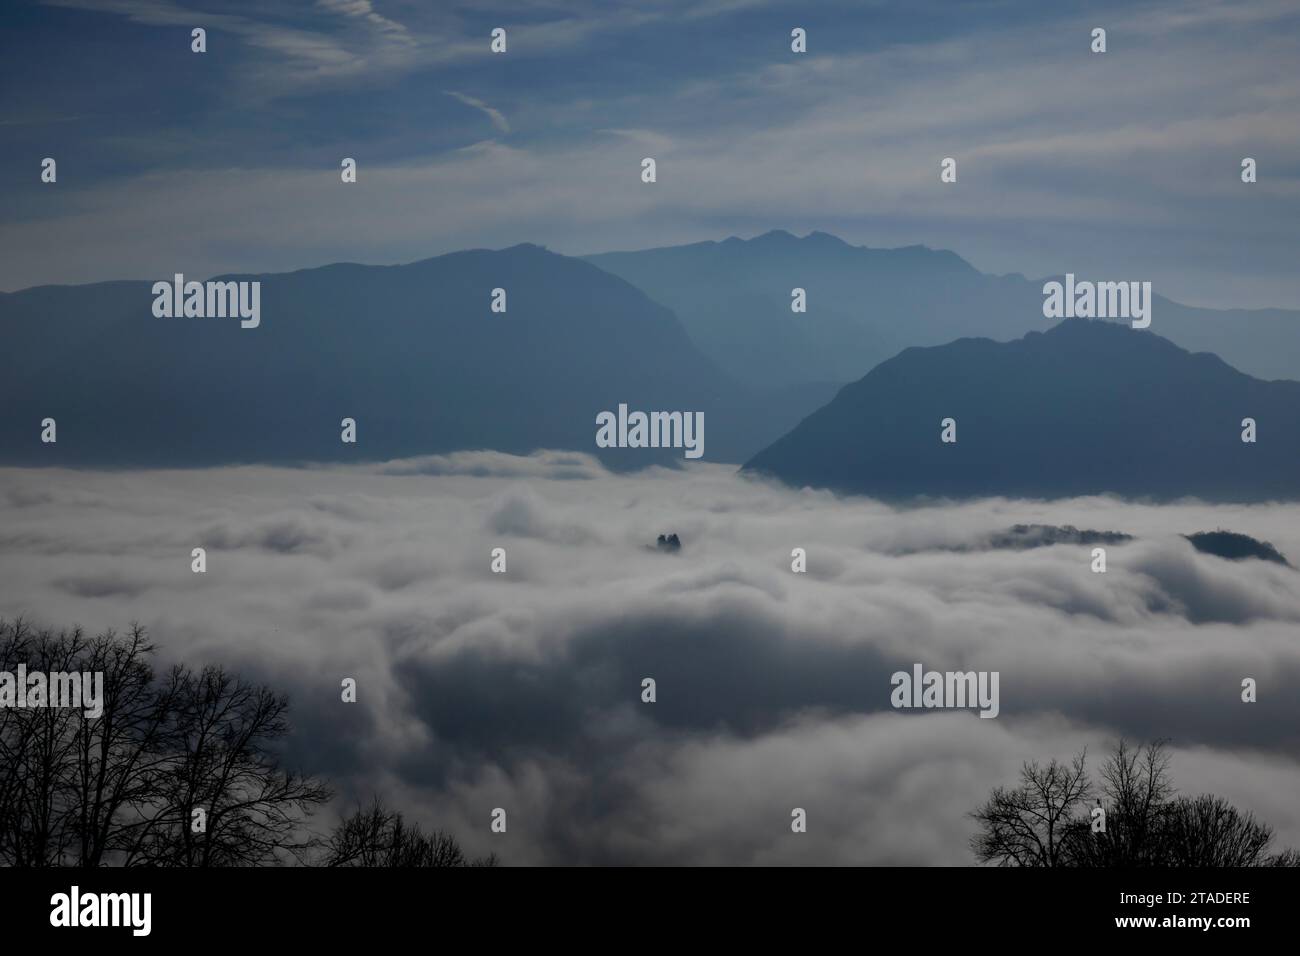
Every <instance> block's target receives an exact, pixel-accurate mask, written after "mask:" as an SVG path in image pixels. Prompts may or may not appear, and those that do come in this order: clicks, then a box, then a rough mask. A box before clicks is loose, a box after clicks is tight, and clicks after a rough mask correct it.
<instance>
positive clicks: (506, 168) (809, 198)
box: [0, 0, 1300, 307]
mask: <svg viewBox="0 0 1300 956" xmlns="http://www.w3.org/2000/svg"><path fill="white" fill-rule="evenodd" d="M3 16H4V25H3V26H4V28H3V29H2V30H0V174H2V179H0V182H3V186H2V187H0V189H3V196H2V197H0V198H2V200H3V203H4V209H5V216H4V221H3V223H2V224H0V243H2V244H3V248H4V249H5V253H6V254H5V256H4V257H3V260H2V261H0V289H5V290H13V289H18V288H23V287H26V286H30V285H35V284H42V283H49V282H84V281H91V280H99V279H108V278H157V277H159V276H170V275H171V274H172V273H174V272H178V271H183V272H185V273H187V274H192V275H199V274H215V273H218V272H223V271H276V270H282V269H290V268H299V267H304V266H311V265H319V264H322V263H325V262H330V261H337V260H353V261H362V262H372V263H385V262H396V261H409V260H413V259H419V258H424V257H427V256H431V255H435V254H438V253H442V252H447V251H451V250H454V249H460V248H466V247H472V246H491V247H501V246H508V245H513V244H515V243H518V242H523V241H531V242H537V243H541V244H544V245H548V246H550V247H551V248H553V249H556V250H557V251H561V252H568V253H586V252H596V251H604V250H608V249H614V248H639V247H644V246H651V245H660V244H667V243H675V242H683V241H696V240H700V239H720V238H724V237H726V236H727V235H730V234H739V235H752V234H756V233H760V232H764V231H766V230H768V229H771V228H786V229H791V230H794V231H799V232H803V231H806V230H812V229H820V230H825V231H828V232H833V233H836V234H838V235H840V236H842V237H843V238H845V239H847V240H849V241H852V242H857V243H866V244H870V245H905V244H911V243H924V244H927V245H930V246H934V247H944V248H951V249H953V250H955V251H957V252H959V253H960V254H961V255H963V256H965V257H966V258H967V259H969V260H970V261H971V262H972V263H973V264H974V265H976V266H977V267H979V268H981V269H983V270H985V271H991V272H1022V273H1025V274H1027V275H1030V276H1037V275H1046V274H1049V273H1063V272H1067V271H1072V272H1075V273H1079V274H1088V275H1090V276H1096V277H1099V278H1111V279H1133V280H1151V281H1153V282H1154V283H1155V289H1156V291H1157V292H1158V293H1160V294H1164V295H1167V296H1169V297H1171V298H1175V299H1178V300H1181V301H1186V302H1191V303H1195V304H1210V305H1246V306H1264V305H1275V306H1287V307H1297V306H1300V275H1298V274H1297V273H1296V270H1295V262H1296V253H1297V250H1298V249H1300V243H1297V238H1298V237H1297V231H1298V230H1300V81H1298V77H1297V71H1300V30H1298V29H1297V26H1300V6H1298V5H1297V4H1296V3H1295V2H1294V0H1254V2H1241V0H1177V2H1169V3H1133V2H1129V0H1123V2H1114V3H1050V4H1047V3H1043V2H1041V0H1024V2H1017V0H988V2H967V3H960V4H956V3H948V2H929V0H908V2H905V3H903V2H899V3H879V2H877V3H872V2H863V0H852V2H844V3H834V2H828V3H818V4H816V5H810V4H806V3H779V2H764V0H705V2H701V3H684V2H663V3H655V2H649V0H634V2H628V3H614V2H605V0H599V2H598V0H586V2H584V0H563V2H560V0H555V2H538V0H524V2H512V3H508V4H502V3H474V4H460V5H450V4H442V3H436V4H434V3H427V2H423V0H318V2H316V3H314V4H313V3H306V2H293V3H287V2H282V0H256V2H222V3H213V2H207V0H198V2H194V3H183V2H179V0H51V2H49V3H44V4H37V3H30V2H19V3H9V4H6V5H5V12H4V14H3ZM195 26H202V27H204V28H205V29H206V30H207V31H208V52H207V53H205V54H202V55H199V54H194V53H191V52H190V29H191V28H192V27H195ZM497 26H502V27H504V28H506V30H507V31H508V44H509V46H508V52H507V53H505V54H504V55H494V54H492V53H490V52H489V34H490V31H491V30H492V28H493V27H497ZM795 26H801V27H804V28H805V29H806V30H807V31H808V49H809V52H808V53H807V54H806V55H803V56H799V55H795V54H793V53H791V51H790V40H789V35H790V30H791V29H792V28H793V27H795ZM1095 26H1101V27H1104V28H1106V29H1107V31H1108V46H1109V51H1108V52H1107V53H1105V54H1101V55H1098V54H1093V53H1091V52H1090V51H1089V43H1090V36H1089V34H1090V31H1091V29H1092V28H1093V27H1095ZM46 156H51V157H54V158H55V159H56V160H57V161H58V182H57V184H54V185H47V184H42V183H41V182H40V180H39V174H40V161H41V159H42V158H44V157H46ZM345 156H347V157H353V158H355V159H356V160H357V161H358V164H359V181H358V182H357V183H356V184H353V185H346V186H345V185H343V184H342V183H341V182H340V179H339V163H340V160H341V159H342V158H343V157H345ZM645 156H653V157H655V158H656V160H657V162H658V174H659V181H658V182H657V183H655V184H653V185H645V184H643V183H641V181H640V178H639V172H640V165H639V164H640V161H641V159H642V158H643V157H645ZM945 156H952V157H955V158H956V159H957V162H958V182H957V183H956V184H950V185H945V184H941V183H940V182H939V178H938V168H939V161H940V160H941V159H942V158H943V157H945ZM1243 156H1251V157H1254V158H1255V159H1256V160H1257V161H1258V164H1259V182H1258V183H1256V184H1254V185H1244V184H1243V183H1242V182H1241V181H1240V177H1239V166H1240V161H1241V158H1242V157H1243Z"/></svg>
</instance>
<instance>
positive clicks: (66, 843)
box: [0, 621, 329, 866]
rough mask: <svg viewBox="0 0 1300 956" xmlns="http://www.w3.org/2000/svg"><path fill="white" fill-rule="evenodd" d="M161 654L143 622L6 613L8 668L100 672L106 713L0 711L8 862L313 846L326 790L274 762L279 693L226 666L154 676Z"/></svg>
mask: <svg viewBox="0 0 1300 956" xmlns="http://www.w3.org/2000/svg"><path fill="white" fill-rule="evenodd" d="M153 651H154V648H153V646H152V645H151V644H150V643H149V642H148V640H147V638H146V635H145V633H144V631H143V629H142V628H140V627H133V628H132V629H131V631H130V633H129V634H127V635H125V636H122V637H119V636H117V635H116V634H114V633H113V632H112V631H107V632H105V633H103V634H101V635H99V636H98V637H95V638H87V637H86V636H85V635H84V633H83V632H82V631H81V630H80V629H74V630H72V631H61V632H57V633H56V632H54V631H51V630H48V629H47V630H39V631H38V630H34V629H32V628H31V627H29V626H28V625H27V624H26V623H25V622H23V621H17V622H14V623H13V624H8V623H5V622H2V621H0V669H3V670H5V671H8V672H11V673H12V672H14V671H16V670H17V668H18V665H19V664H23V665H25V666H26V668H27V670H28V672H44V673H47V674H48V673H51V672H83V673H84V672H90V673H102V674H103V675H104V689H103V701H102V703H103V712H102V714H100V715H99V716H91V717H87V716H85V714H84V711H83V709H82V708H78V707H32V708H12V707H4V708H0V863H4V864H8V865H13V866H59V865H80V866H97V865H101V864H105V863H124V864H128V865H129V864H142V863H143V864H152V865H175V866H200V865H207V866H215V865H233V864H247V863H266V862H271V861H274V860H280V859H281V858H283V857H285V856H289V857H292V856H293V855H294V854H297V853H300V852H301V851H302V850H303V849H305V848H306V847H307V846H309V845H311V840H310V838H309V837H308V836H307V835H306V831H305V818H306V817H307V816H309V815H310V813H311V812H312V810H313V809H314V808H315V807H316V806H317V805H319V804H321V803H323V802H325V801H326V800H328V799H329V791H328V790H327V789H326V788H325V787H324V786H323V785H321V784H319V783H318V782H316V781H314V780H311V779H309V778H305V777H302V776H300V775H297V774H294V773H290V772H286V771H284V770H282V769H281V768H280V767H279V764H278V761H277V759H276V757H275V755H274V754H273V752H272V750H271V745H272V744H273V743H274V742H275V741H277V740H278V739H279V738H281V737H283V736H284V735H285V734H286V733H287V732H288V723H287V721H286V719H285V714H286V711H287V707H288V703H287V701H286V700H285V698H284V697H282V696H277V695H275V694H274V693H272V692H271V691H270V690H268V689H266V688H264V687H258V686H255V685H252V684H249V683H246V682H244V681H241V680H238V679H237V678H234V677H231V676H230V675H227V674H226V673H225V672H224V671H222V670H221V669H220V668H205V669H204V670H203V671H201V672H199V673H194V672H193V671H190V670H189V669H188V668H185V667H177V668H174V669H173V670H172V671H171V672H170V673H168V674H167V675H166V677H165V678H164V679H163V680H161V681H158V680H155V677H154V673H153V669H152V667H151V664H150V659H151V657H152V654H153ZM196 809H198V810H202V811H203V813H202V816H203V817H204V819H203V820H202V825H201V826H196V823H197V818H196V815H195V814H194V811H195V810H196Z"/></svg>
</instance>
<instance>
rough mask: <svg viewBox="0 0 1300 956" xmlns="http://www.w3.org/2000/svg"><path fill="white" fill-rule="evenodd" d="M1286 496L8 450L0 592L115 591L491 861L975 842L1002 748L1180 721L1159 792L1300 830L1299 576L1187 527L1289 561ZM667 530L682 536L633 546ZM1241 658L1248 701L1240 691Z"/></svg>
mask: <svg viewBox="0 0 1300 956" xmlns="http://www.w3.org/2000/svg"><path fill="white" fill-rule="evenodd" d="M575 478H578V479H580V480H574V479H575ZM1298 516H1300V506H1295V505H1276V506H1275V505H1253V506H1235V505H1232V506H1217V505H1216V506H1209V505H1204V504H1200V503H1197V502H1184V503H1178V504H1172V505H1164V506H1150V505H1141V504H1128V503H1124V502H1121V501H1117V500H1114V499H1109V498H1088V499H1074V500H1068V501H1058V502H1021V501H1009V500H1001V499H992V500H985V501H980V502H969V503H962V504H955V505H949V504H936V505H933V506H928V507H920V508H908V509H898V508H893V507H889V506H886V505H883V504H881V503H878V502H875V501H872V500H869V499H838V498H836V497H834V496H832V495H830V494H828V493H825V492H816V491H809V490H802V491H800V490H793V489H788V488H784V487H780V486H777V485H772V484H768V483H765V482H762V481H755V480H751V479H747V478H742V477H739V476H737V475H736V474H735V472H734V471H733V470H732V469H730V468H727V467H723V466H716V465H699V464H692V465H690V466H688V467H686V468H684V469H677V470H668V469H648V470H646V471H644V472H640V473H632V474H612V473H609V472H607V471H605V470H604V469H603V468H602V467H601V466H600V465H599V464H598V463H597V462H596V461H594V460H593V459H591V458H589V457H588V456H585V455H581V454H577V453H563V452H546V453H539V454H537V455H533V456H530V457H526V458H521V457H513V456H508V455H502V454H499V453H490V452H483V453H478V452H462V453H458V454H457V455H452V456H439V457H432V458H422V459H412V460H407V461H395V462H388V463H383V464H376V465H367V466H337V467H311V468H303V469H291V468H266V467H239V468H222V469H210V470H194V471H179V472H152V471H141V472H103V473H101V472H83V471H78V472H72V471H62V470H49V471H36V470H19V469H10V470H4V471H0V528H3V529H4V531H3V533H2V534H0V615H3V616H5V617H7V618H12V617H14V616H16V615H20V614H22V615H28V616H29V617H32V618H35V619H37V620H39V621H41V622H47V623H51V624H55V625H64V626H70V625H72V624H81V625H83V626H85V627H87V628H89V629H92V630H94V629H100V628H104V627H109V626H115V627H119V628H120V627H123V626H125V625H126V624H127V623H129V622H130V621H132V620H138V621H140V622H142V623H144V624H146V625H147V626H148V627H149V628H150V629H151V631H152V633H153V636H154V638H155V640H156V641H157V642H158V643H159V645H160V647H161V652H162V653H163V654H164V655H165V657H166V658H169V659H172V658H175V659H183V660H186V661H188V662H190V663H195V664H198V663H203V662H207V661H217V662H221V663H224V664H226V665H228V666H231V667H233V668H236V669H239V670H242V671H244V672H246V673H249V674H252V675H255V676H257V677H258V678H260V679H263V680H265V681H267V682H269V683H271V684H273V685H275V686H277V687H280V688H283V689H285V690H287V691H288V692H289V693H290V694H291V696H292V698H293V701H294V721H293V722H294V728H295V730H294V734H293V737H292V739H291V740H290V749H289V759H291V760H292V761H293V762H295V763H296V764H298V765H301V766H302V767H304V768H305V769H308V770H311V771H314V772H317V773H321V774H323V775H326V776H328V777H329V778H330V779H331V780H332V781H334V782H335V784H336V785H337V786H338V788H339V790H340V793H341V797H340V800H341V802H346V801H347V800H350V799H353V798H364V797H366V796H367V795H369V794H370V793H372V792H374V791H379V792H383V793H385V794H388V795H389V796H390V797H391V798H392V799H393V800H394V801H395V802H397V803H399V804H400V805H401V806H403V807H404V808H405V809H406V810H408V811H409V812H410V813H411V814H412V815H413V816H415V817H416V818H418V819H420V820H422V821H424V822H425V823H427V824H433V825H440V826H444V827H447V828H449V829H451V830H453V831H455V832H457V833H458V834H459V835H460V836H461V837H462V839H463V840H464V842H465V843H466V844H467V845H468V846H469V848H470V849H472V850H473V851H475V852H487V851H489V850H495V851H497V852H498V853H499V854H501V855H502V856H503V857H504V858H505V860H506V861H507V862H510V863H524V864H527V863H559V862H574V863H629V862H663V863H671V862H685V863H806V862H821V863H896V864H901V863H919V864H937V863H956V864H962V863H969V862H971V856H970V854H969V850H968V848H967V842H966V841H967V839H968V837H969V836H970V832H971V822H970V820H969V818H968V817H967V816H966V814H967V813H968V812H969V811H970V810H971V809H972V808H973V807H974V806H975V805H976V804H977V803H978V802H980V800H981V799H982V798H983V797H985V796H986V795H987V793H988V791H989V790H990V789H991V788H992V787H994V786H996V785H999V784H1004V783H1009V782H1011V781H1012V780H1014V778H1015V774H1016V772H1017V769H1018V767H1019V765H1020V763H1021V762H1022V761H1024V760H1026V759H1045V758H1049V757H1052V756H1060V757H1064V756H1066V755H1068V754H1070V753H1072V752H1075V751H1077V750H1078V749H1079V748H1081V747H1085V746H1086V747H1088V748H1089V750H1090V752H1091V753H1092V754H1093V755H1094V759H1095V758H1096V757H1097V755H1098V754H1099V752H1101V751H1104V750H1105V748H1106V746H1107V745H1108V744H1109V743H1110V742H1111V741H1113V740H1114V739H1115V738H1116V737H1117V736H1119V735H1127V736H1129V737H1131V738H1134V739H1143V740H1145V739H1151V738H1154V737H1168V738H1171V739H1172V744H1173V748H1174V763H1173V771H1174V781H1175V783H1176V784H1177V785H1178V786H1179V788H1180V789H1181V790H1182V791H1184V792H1200V791H1202V790H1210V791H1213V792H1217V793H1221V794H1222V795H1224V796H1226V797H1228V798H1229V799H1231V800H1233V801H1234V802H1237V803H1238V804H1239V805H1241V806H1242V807H1243V808H1245V809H1250V810H1253V811H1255V812H1256V813H1257V814H1258V815H1259V816H1261V817H1262V818H1263V819H1265V820H1267V821H1268V822H1270V823H1272V824H1273V825H1274V826H1275V827H1276V828H1277V830H1278V836H1279V842H1280V843H1289V844H1292V845H1296V844H1300V810H1297V809H1296V807H1295V806H1294V801H1287V800H1285V799H1282V798H1281V797H1280V796H1279V795H1280V794H1284V793H1294V792H1295V790H1296V787H1297V784H1300V769H1297V763H1296V757H1297V755H1300V737H1298V736H1297V733H1296V730H1295V728H1296V727H1298V726H1300V695H1296V694H1295V693H1293V692H1292V689H1293V688H1294V687H1295V686H1296V685H1297V683H1298V682H1300V644H1297V641H1296V638H1295V628H1296V623H1297V621H1300V571H1297V570H1295V569H1293V568H1289V567H1285V566H1281V565H1277V564H1271V563H1267V562H1262V561H1241V562H1231V561H1226V560H1223V559H1220V558H1216V557H1213V556H1210V555H1206V554H1201V553H1198V552H1197V551H1195V549H1193V548H1192V546H1191V544H1190V543H1189V542H1188V541H1187V540H1186V539H1185V538H1183V537H1182V535H1183V534H1185V533H1188V532H1191V531H1197V530H1205V529H1207V528H1215V527H1224V528H1231V529H1232V530H1234V531H1240V532H1243V533H1247V534H1252V535H1255V536H1256V537H1260V538H1267V539H1269V540H1271V541H1273V543H1274V544H1276V545H1277V546H1278V548H1279V549H1280V550H1281V551H1282V552H1283V553H1285V554H1288V555H1291V556H1295V555H1300V522H1297V520H1296V518H1297V517H1298ZM1017 523H1026V524H1051V525H1068V524H1072V525H1075V526H1076V527H1080V528H1106V529H1120V530H1123V531H1125V532H1127V533H1129V534H1131V535H1133V540H1132V541H1127V542H1122V543H1116V544H1112V545H1109V546H1108V547H1107V552H1108V562H1107V563H1108V570H1107V572H1106V573H1105V574H1095V573H1093V572H1092V571H1091V570H1090V565H1091V547H1090V546H1084V545H1079V544H1074V543H1068V544H1056V545H1051V546H1045V547H1039V548H1035V549H1032V550H997V549H995V550H987V549H985V548H984V545H986V544H987V542H988V541H989V539H990V537H991V536H992V535H995V534H996V533H997V532H999V531H1002V530H1004V529H1006V528H1008V527H1010V526H1012V525H1014V524H1017ZM669 532H673V533H677V534H678V535H679V536H680V537H681V539H682V542H683V548H682V551H681V552H680V553H677V554H665V553H661V552H658V551H657V550H655V549H654V548H653V547H652V545H653V543H654V541H655V538H656V536H657V535H658V534H661V533H669ZM199 546H206V547H208V548H209V552H208V571H207V573H206V574H202V575H200V574H194V573H192V572H191V570H190V561H191V558H190V552H191V549H192V548H193V547H199ZM498 547H499V548H504V549H505V551H506V555H507V572H506V573H505V574H493V573H492V571H491V570H490V565H491V553H492V549H494V548H498ZM796 547H801V548H804V549H806V551H807V561H808V565H807V567H808V571H807V573H806V574H802V575H800V574H794V573H792V572H791V570H790V560H791V558H790V554H791V550H792V549H793V548H796ZM914 662H919V663H922V664H923V665H925V666H926V667H927V668H932V669H936V670H996V671H998V672H999V674H1000V675H1001V681H1000V709H1001V713H1000V715H999V716H998V717H997V718H996V719H991V720H989V719H981V718H979V717H978V716H977V715H976V713H975V712H974V711H928V712H927V711H922V712H907V711H896V710H894V709H893V708H891V706H890V702H889V694H890V690H891V685H890V681H889V678H890V674H891V673H892V672H894V671H896V670H900V669H904V670H906V669H910V667H911V665H912V664H913V663H914ZM344 677H354V678H356V679H357V681H358V687H359V698H358V702H357V703H356V704H344V703H342V702H341V700H340V696H339V686H340V681H341V679H342V678H344ZM646 677H651V678H654V680H655V681H656V689H657V698H658V699H657V701H656V702H655V703H653V704H647V703H642V701H641V682H642V680H643V679H644V678H646ZM1245 677H1253V678H1254V679H1256V680H1257V681H1258V684H1259V702H1258V703H1254V704H1246V703H1243V702H1242V701H1241V700H1240V687H1241V681H1242V679H1243V678H1245ZM494 807H504V808H506V809H507V810H508V813H509V819H510V826H509V831H508V833H507V834H505V835H503V836H493V835H491V834H490V833H489V831H488V821H489V818H490V813H491V810H492V809H493V808H494ZM795 807H802V808H804V809H805V810H806V811H807V813H808V820H809V828H808V832H807V833H806V834H801V835H796V834H793V833H791V831H790V826H789V823H790V812H791V810H792V809H793V808H795Z"/></svg>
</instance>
